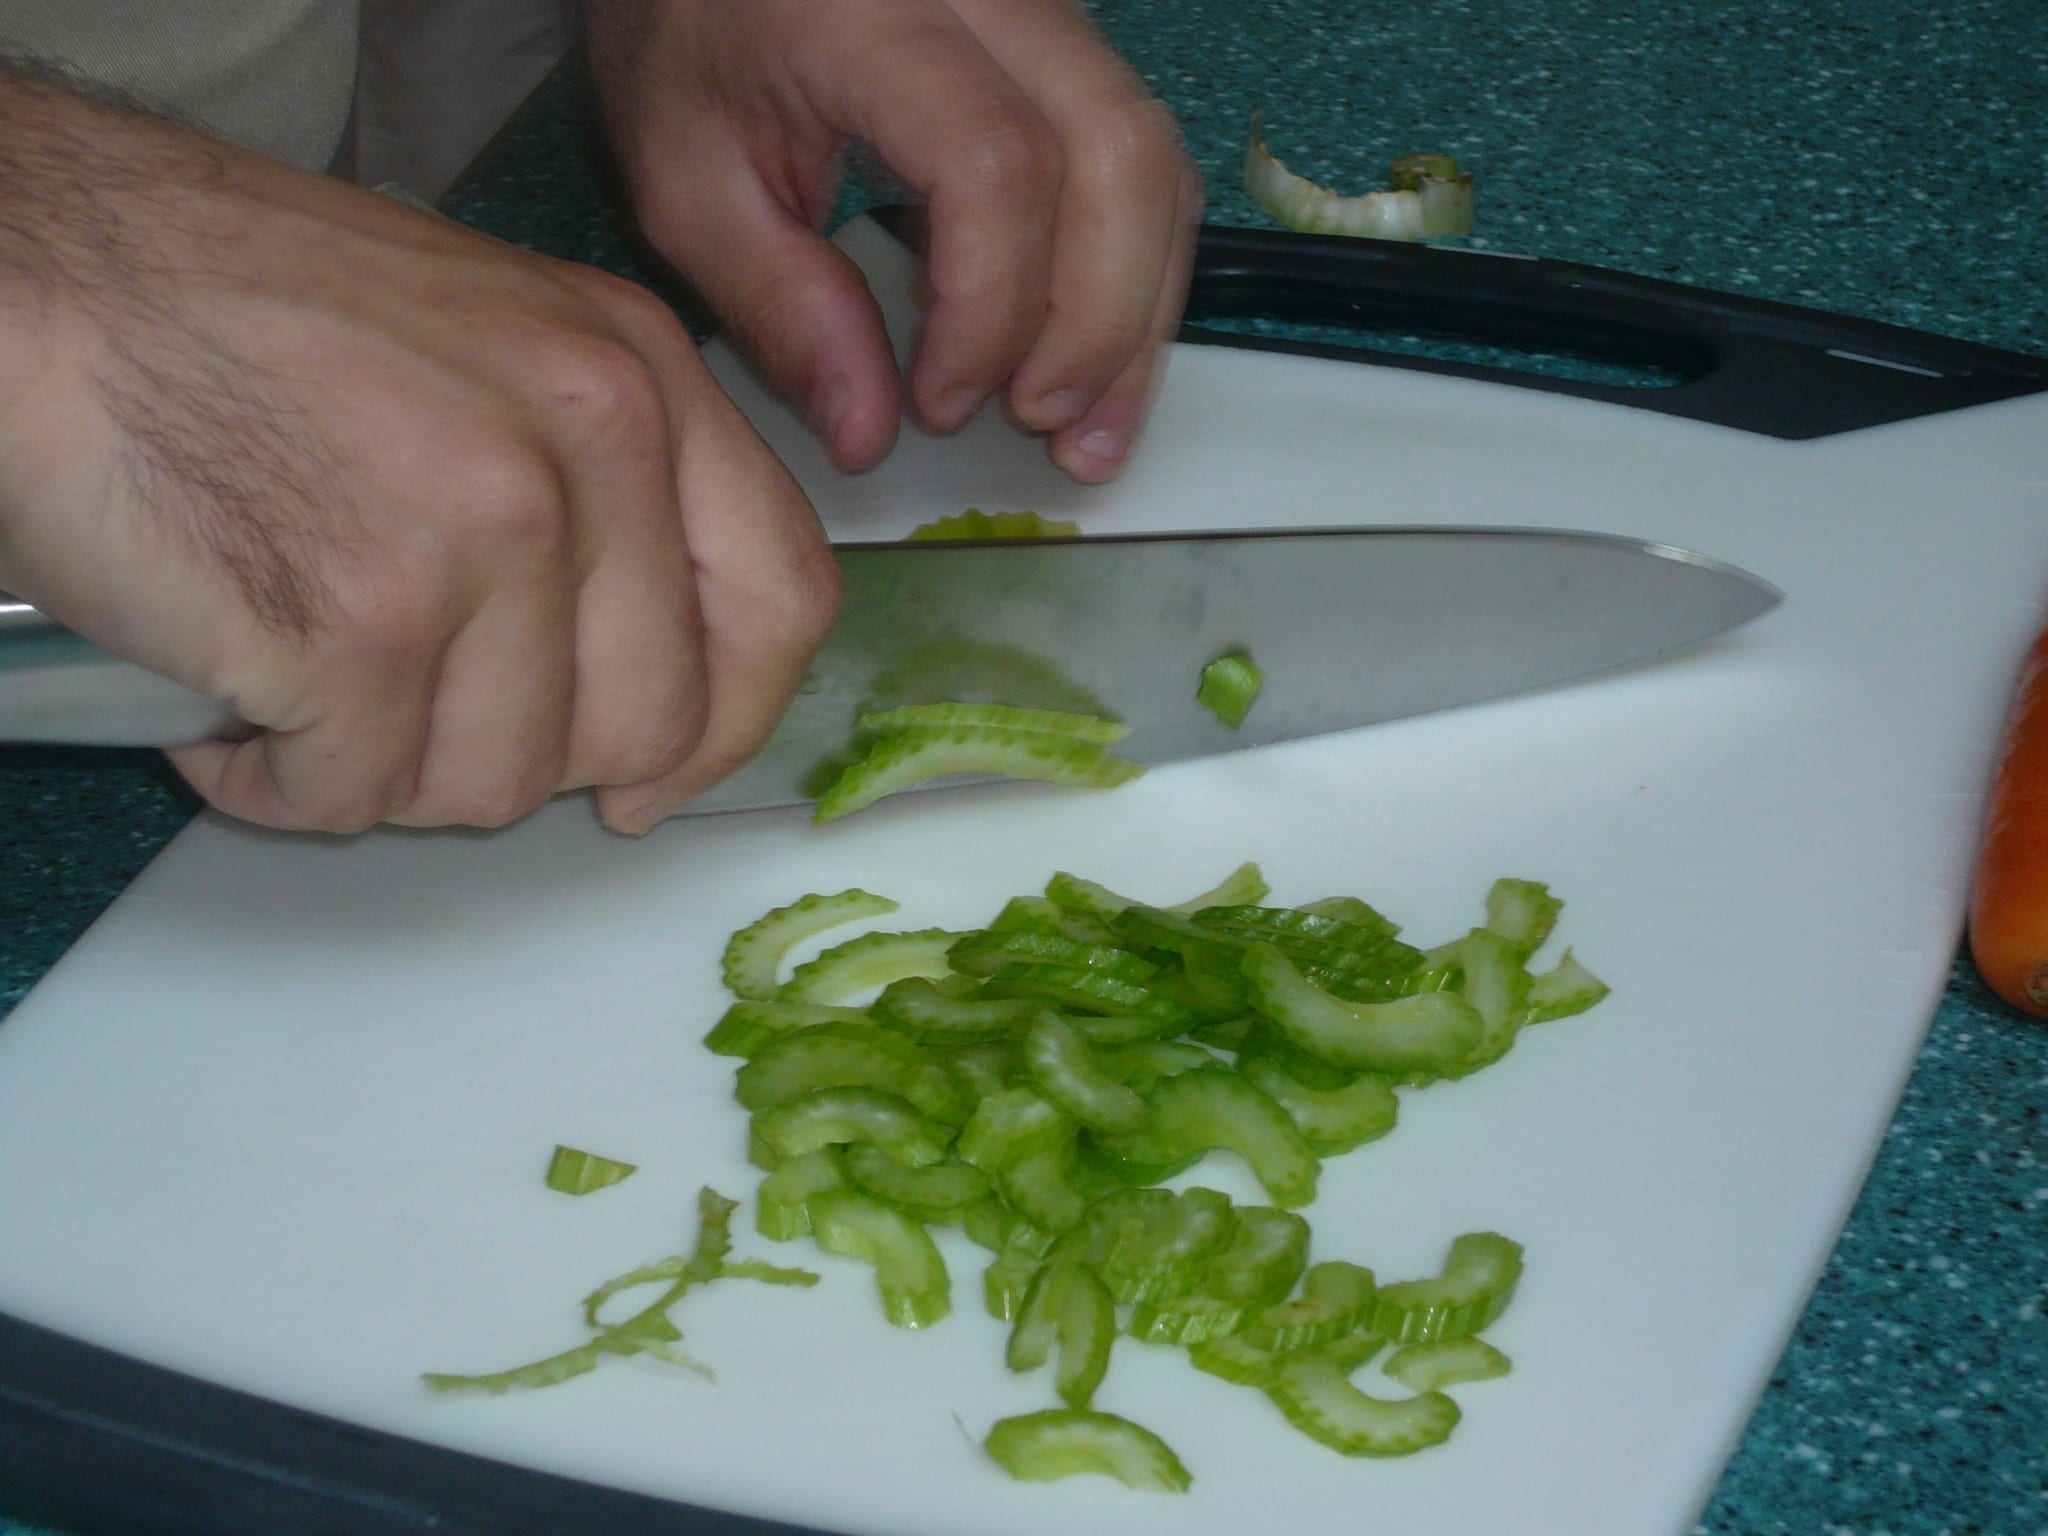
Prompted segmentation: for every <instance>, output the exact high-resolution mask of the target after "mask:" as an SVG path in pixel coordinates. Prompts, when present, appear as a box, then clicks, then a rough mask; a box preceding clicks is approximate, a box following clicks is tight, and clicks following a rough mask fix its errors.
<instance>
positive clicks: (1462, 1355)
mask: <svg viewBox="0 0 2048 1536" xmlns="http://www.w3.org/2000/svg"><path fill="white" fill-rule="evenodd" d="M1513 1368H1514V1365H1513V1362H1512V1361H1510V1360H1509V1359H1508V1357H1507V1356H1506V1355H1504V1354H1502V1353H1501V1352H1500V1351H1499V1350H1497V1349H1495V1348H1494V1347H1493V1346H1492V1345H1491V1344H1489V1343H1487V1342H1486V1340H1484V1339H1481V1338H1463V1339H1439V1340H1437V1341H1436V1342H1435V1343H1432V1344H1404V1345H1403V1346H1402V1347H1401V1348H1399V1349H1397V1350H1395V1351H1394V1352H1393V1354H1391V1355H1389V1356H1388V1357H1387V1363H1386V1364H1385V1365H1384V1366H1382V1367H1381V1369H1382V1370H1384V1371H1385V1372H1386V1373H1387V1374H1388V1375H1389V1376H1391V1377H1393V1378H1394V1380H1396V1381H1398V1382H1400V1383H1401V1385H1402V1386H1404V1387H1409V1388H1412V1389H1413V1390H1415V1391H1417V1392H1440V1391H1442V1390H1443V1389H1444V1388H1445V1387H1455V1386H1458V1385H1460V1384H1461V1383H1464V1382H1468V1381H1491V1380H1493V1379H1494V1378H1496V1377H1499V1376H1505V1375H1507V1374H1508V1372H1509V1371H1510V1370H1512V1369H1513Z"/></svg>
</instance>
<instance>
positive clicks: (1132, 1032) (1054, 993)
mask: <svg viewBox="0 0 2048 1536" xmlns="http://www.w3.org/2000/svg"><path fill="white" fill-rule="evenodd" d="M982 988H983V990H984V991H986V992H988V993H989V994H990V995H992V996H996V997H1028V998H1036V999H1039V1000H1040V1001H1042V1002H1044V1003H1048V1004H1050V1005H1052V1006H1053V1007H1055V1008H1057V1009H1059V1010H1061V1011H1062V1012H1068V1013H1071V1014H1073V1015H1074V1017H1072V1018H1071V1019H1070V1020H1069V1022H1071V1023H1072V1024H1073V1026H1074V1028H1076V1029H1078V1030H1080V1031H1081V1032H1082V1033H1083V1034H1085V1035H1087V1036H1088V1038H1089V1039H1091V1040H1094V1041H1097V1042H1099V1043H1102V1044H1106V1045H1121V1044H1125V1043H1128V1042H1130V1041H1133V1040H1151V1039H1157V1038H1158V1037H1160V1036H1162V1035H1179V1034H1184V1033H1186V1032H1187V1031H1188V1030H1189V1029H1190V1028H1192V1027H1193V1025H1194V1024H1195V1022H1196V1020H1195V1016H1194V1014H1193V1013H1192V1012H1191V1011H1190V1010H1189V1008H1188V1006H1187V1004H1185V1003H1183V1002H1181V1001H1180V1000H1179V999H1178V998H1175V997H1173V996H1172V995H1171V994H1169V993H1167V992H1164V991H1161V990H1159V989H1158V988H1156V987H1152V986H1150V985H1148V984H1147V983H1145V982H1141V981H1126V980H1124V979H1123V978H1122V977H1120V976H1116V975H1113V974H1111V973H1110V972H1109V971H1106V970H1092V969H1090V968H1089V967H1087V966H1080V965H1056V964H1050V963H1040V962H1035V961H1018V960H1013V961H1011V962H1010V963H1009V964H1007V965H1005V966H1003V967H1002V968H1001V969H1000V970H998V971H996V972H995V973H994V974H993V975H991V976H990V977H989V978H988V979H987V980H986V981H985V982H983V983H982Z"/></svg>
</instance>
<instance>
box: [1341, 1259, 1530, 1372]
mask: <svg viewBox="0 0 2048 1536" xmlns="http://www.w3.org/2000/svg"><path fill="white" fill-rule="evenodd" d="M1521 1278H1522V1245H1521V1244H1520V1243H1517V1242H1515V1241H1513V1240H1512V1239H1510V1238H1505V1237H1502V1236H1501V1235H1500V1234H1499V1233H1497V1232H1467V1233H1466V1234H1465V1235H1464V1236H1463V1237H1460V1238H1458V1239H1457V1240H1456V1241H1454V1242H1453V1243H1452V1244H1451V1251H1450V1256H1449V1257H1448V1258H1447V1259H1446V1260H1445V1261H1444V1267H1443V1272H1442V1273H1441V1274H1439V1275H1436V1276H1434V1277H1432V1278H1430V1279H1427V1280H1399V1281H1396V1282H1395V1283H1393V1284H1392V1285H1383V1286H1381V1287H1380V1288H1379V1291H1378V1293H1377V1294H1376V1295H1375V1296H1374V1297H1373V1299H1372V1307H1371V1310H1370V1312H1369V1313H1368V1315H1367V1316H1366V1318H1365V1319H1364V1321H1365V1324H1366V1326H1367V1327H1369V1328H1371V1329H1372V1331H1373V1332H1375V1333H1377V1334H1379V1335H1381V1336H1382V1337H1384V1338H1388V1339H1391V1340H1393V1341H1394V1342H1395V1343H1397V1344H1430V1343H1435V1342H1437V1341H1438V1340H1456V1339H1463V1338H1469V1337H1470V1336H1471V1335H1473V1334H1475V1333H1477V1332H1479V1331H1480V1330H1481V1329H1482V1328H1485V1327H1487V1326H1488V1325H1489V1324H1491V1323H1492V1322H1493V1320H1494V1319H1495V1318H1497V1317H1499V1316H1500V1315H1501V1313H1502V1312H1504V1311H1506V1310H1507V1305H1508V1302H1509V1300H1510V1299H1511V1298H1512V1297H1513V1296H1514V1293H1515V1283H1516V1282H1517V1281H1518V1280H1520V1279H1521Z"/></svg>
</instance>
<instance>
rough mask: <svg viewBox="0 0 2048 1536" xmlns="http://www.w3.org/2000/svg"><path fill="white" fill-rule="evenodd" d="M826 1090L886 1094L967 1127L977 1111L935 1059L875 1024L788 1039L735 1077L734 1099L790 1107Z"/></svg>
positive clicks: (829, 1027) (819, 1029)
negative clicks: (790, 1103)
mask: <svg viewBox="0 0 2048 1536" xmlns="http://www.w3.org/2000/svg"><path fill="white" fill-rule="evenodd" d="M820 1088H879V1089H881V1090H882V1091H883V1092H884V1093H893V1094H896V1095H898V1096H899V1097H901V1098H904V1099H907V1100H908V1101H909V1102H910V1103H911V1104H912V1105H913V1106H915V1107H916V1109H917V1111H918V1112H919V1113H920V1114H923V1115H927V1116H929V1117H930V1118H932V1119H933V1120H936V1121H938V1122H939V1123H940V1124H941V1125H951V1126H960V1125H965V1124H966V1123H967V1117H968V1115H969V1113H971V1112H972V1110H973V1105H972V1104H971V1103H969V1101H968V1098H967V1094H966V1093H965V1092H964V1091H963V1090H962V1088H961V1087H960V1085H959V1083H958V1082H957V1081H956V1080H955V1079H954V1078H953V1076H952V1074H951V1073H949V1072H947V1070H946V1069H945V1068H944V1067H943V1066H941V1065H940V1064H939V1063H938V1062H937V1061H936V1060H933V1059H931V1058H928V1057H927V1056H926V1055H925V1053H924V1052H923V1051H922V1050H920V1049H919V1048H918V1046H917V1045H916V1044H915V1043H914V1042H912V1041H910V1040H906V1039H904V1038H903V1037H902V1036H901V1035H898V1034H895V1033H892V1032H891V1031H889V1030H886V1029H881V1028H878V1027H876V1026H875V1025H872V1024H820V1025H817V1026H816V1027H814V1028H811V1029H806V1030H802V1031H800V1032H798V1033H796V1034H791V1035H785V1036H783V1037H782V1038H781V1039H780V1040H777V1041H776V1042H774V1044H772V1045H770V1046H768V1047H767V1048H766V1049H765V1050H763V1051H762V1052H761V1053H760V1054H759V1055H758V1056H756V1057H754V1059H753V1060H752V1061H749V1062H748V1063H747V1064H746V1065H745V1066H743V1067H741V1068H740V1069H739V1071H738V1072H737V1073H735V1074H734V1076H733V1093H734V1096H735V1097H736V1098H738V1100H739V1101H740V1103H741V1104H742V1105H744V1106H745V1107H746V1108H748V1109H766V1108H768V1107H769V1106H770V1105H773V1104H783V1103H787V1102H788V1101H789V1100H791V1099H794V1098H797V1097H800V1096H801V1095H803V1094H806V1093H810V1092H813V1091H815V1090H817V1089H820Z"/></svg>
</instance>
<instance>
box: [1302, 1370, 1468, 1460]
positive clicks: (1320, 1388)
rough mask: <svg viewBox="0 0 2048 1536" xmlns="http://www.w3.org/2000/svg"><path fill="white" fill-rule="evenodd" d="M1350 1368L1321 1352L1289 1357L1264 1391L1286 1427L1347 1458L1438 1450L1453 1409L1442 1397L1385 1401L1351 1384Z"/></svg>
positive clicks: (1434, 1394) (1453, 1415) (1455, 1407)
mask: <svg viewBox="0 0 2048 1536" xmlns="http://www.w3.org/2000/svg"><path fill="white" fill-rule="evenodd" d="M1350 1371H1351V1367H1349V1366H1347V1364H1346V1362H1345V1361H1343V1360H1342V1359H1340V1358H1338V1357H1335V1356H1333V1355H1330V1354H1328V1353H1326V1352H1324V1351H1322V1350H1308V1351H1305V1352H1302V1353H1299V1354H1296V1355H1292V1356H1290V1357H1289V1358H1288V1359H1287V1360H1286V1361H1285V1362H1284V1363H1282V1365H1281V1366H1280V1373H1279V1376H1278V1378H1277V1379H1276V1380H1275V1381H1274V1382H1273V1384H1272V1385H1271V1386H1269V1387H1267V1388H1266V1395H1267V1396H1268V1397H1270V1398H1271V1399H1272V1400H1273V1402H1274V1404H1275V1405H1276V1406H1277V1407H1278V1408H1279V1409H1280V1411H1281V1412H1282V1413H1283V1414H1285V1415H1286V1416H1287V1422H1288V1423H1290V1424H1292V1425H1293V1426H1294V1427H1295V1428H1296V1429H1298V1430H1300V1431H1301V1432H1302V1433H1303V1434H1305V1435H1307V1436H1309V1437H1310V1438H1311V1439H1314V1440H1318V1441H1321V1442H1322V1443H1323V1444H1324V1445H1327V1446H1328V1447H1330V1449H1331V1450H1333V1451H1339V1452H1342V1453H1343V1454H1344V1455H1346V1456H1406V1455H1409V1454H1410V1453H1412V1452H1414V1451H1419V1450H1422V1449H1424V1448H1426V1447H1428V1446H1432V1445H1441V1444H1442V1443H1443V1441H1444V1440H1445V1439H1446V1438H1448V1437H1449V1435H1450V1433H1451V1431H1452V1429H1454V1428H1455V1427H1456V1426H1457V1423H1458V1405H1457V1404H1456V1403H1454V1402H1452V1401H1451V1400H1450V1399H1449V1398H1448V1397H1445V1396H1444V1395H1443V1393H1441V1392H1423V1393H1419V1394H1418V1395H1416V1396H1414V1397H1411V1398H1408V1399H1406V1400H1405V1401H1388V1400H1387V1399H1385V1398H1378V1397H1372V1396H1370V1395H1368V1394H1367V1393H1364V1392H1361V1391H1359V1390H1358V1388H1357V1387H1355V1386H1353V1385H1352V1384H1351V1375H1350Z"/></svg>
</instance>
